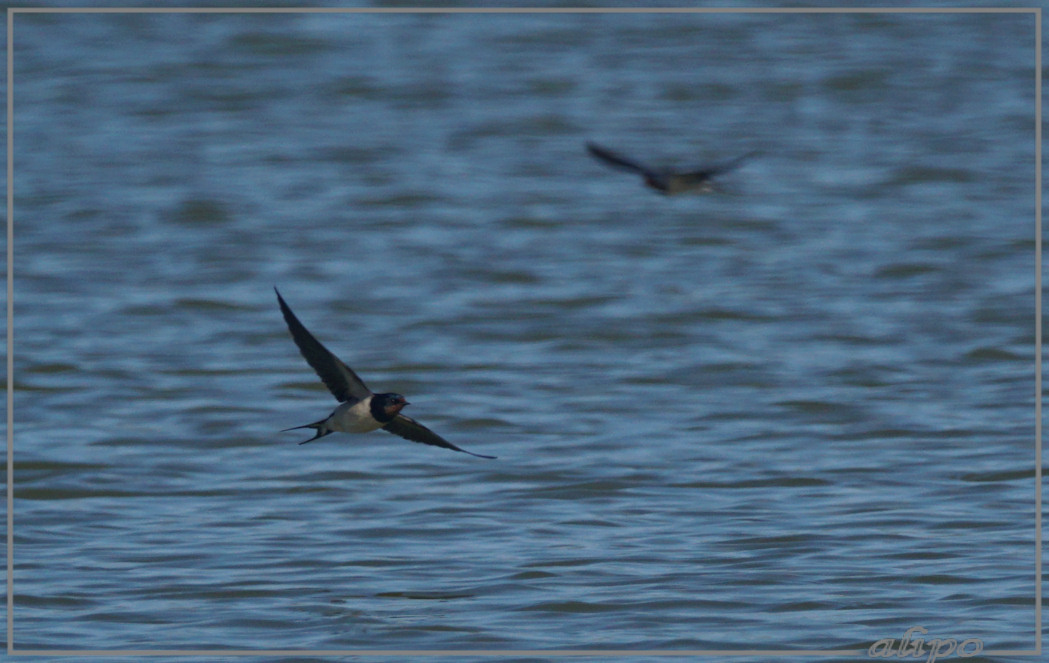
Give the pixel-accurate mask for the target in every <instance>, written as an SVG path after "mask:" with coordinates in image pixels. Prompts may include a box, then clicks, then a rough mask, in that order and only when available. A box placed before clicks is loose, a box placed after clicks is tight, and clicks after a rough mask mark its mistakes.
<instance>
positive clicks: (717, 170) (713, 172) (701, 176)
mask: <svg viewBox="0 0 1049 663" xmlns="http://www.w3.org/2000/svg"><path fill="white" fill-rule="evenodd" d="M755 154H757V152H747V153H746V154H744V155H743V156H741V157H736V158H735V159H733V160H731V161H725V162H724V163H719V164H714V165H711V166H707V167H705V168H698V169H696V170H693V171H690V172H684V173H676V175H677V176H678V177H683V178H687V179H689V180H692V181H694V182H703V181H705V180H709V179H710V178H712V177H717V176H718V175H720V174H722V173H727V172H728V171H730V170H735V169H736V168H739V166H740V164H742V163H743V162H744V161H746V160H747V159H749V158H750V157H752V156H754V155H755Z"/></svg>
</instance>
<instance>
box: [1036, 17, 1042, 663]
mask: <svg viewBox="0 0 1049 663" xmlns="http://www.w3.org/2000/svg"><path fill="white" fill-rule="evenodd" d="M1034 26H1035V29H1034V62H1035V67H1034V85H1035V88H1034V90H1035V94H1034V117H1035V122H1034V179H1035V188H1034V218H1035V235H1034V336H1035V339H1036V340H1035V344H1034V391H1035V394H1034V437H1035V441H1036V444H1035V446H1034V478H1035V482H1034V514H1035V515H1034V551H1035V554H1034V626H1035V636H1036V637H1037V640H1036V641H1035V648H1036V649H1037V651H1038V653H1039V654H1041V653H1042V444H1041V442H1042V8H1041V7H1039V8H1038V9H1037V11H1036V12H1035V15H1034Z"/></svg>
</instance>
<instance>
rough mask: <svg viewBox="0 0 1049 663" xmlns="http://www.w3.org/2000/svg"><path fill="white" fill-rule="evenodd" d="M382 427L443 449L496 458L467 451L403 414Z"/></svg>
mask: <svg viewBox="0 0 1049 663" xmlns="http://www.w3.org/2000/svg"><path fill="white" fill-rule="evenodd" d="M382 429H383V430H384V431H387V432H390V433H393V434H394V435H399V436H401V437H403V438H404V439H406V440H410V441H412V442H419V443H421V444H432V445H433V446H435V447H441V448H442V449H451V450H452V451H461V452H462V453H464V454H470V455H471V456H477V457H478V458H495V456H483V455H481V454H475V453H473V452H472V451H467V450H466V449H460V448H459V447H457V446H455V445H454V444H452V443H451V442H449V441H448V440H446V439H444V438H443V437H441V436H440V435H438V434H437V433H435V432H433V431H432V430H430V429H429V428H427V427H426V426H423V425H422V424H420V423H419V422H418V421H416V420H415V419H412V418H411V417H406V416H404V415H403V414H398V415H397V416H396V417H394V418H393V421H391V422H390V423H388V424H386V425H385V426H383V427H382Z"/></svg>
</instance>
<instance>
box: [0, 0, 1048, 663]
mask: <svg viewBox="0 0 1049 663" xmlns="http://www.w3.org/2000/svg"><path fill="white" fill-rule="evenodd" d="M15 14H1033V15H1034V23H1035V36H1034V43H1035V76H1034V80H1035V97H1034V99H1035V103H1034V109H1035V111H1034V112H1035V134H1034V135H1035V168H1034V172H1035V194H1034V196H1035V240H1034V243H1035V260H1034V273H1035V285H1034V293H1035V304H1034V308H1035V323H1034V328H1035V344H1034V357H1035V367H1034V383H1035V400H1034V410H1035V422H1034V430H1035V469H1034V472H1035V490H1034V505H1035V522H1034V529H1035V561H1034V564H1035V585H1034V596H1035V605H1034V615H1035V638H1036V641H1035V648H1034V649H987V650H982V651H981V654H982V655H983V656H1039V655H1041V654H1042V582H1041V580H1042V8H1041V7H871V8H859V7H829V8H815V7H749V8H746V7H745V8H731V7H688V8H685V7H652V8H644V7H604V8H601V7H575V8H573V7H513V8H509V7H478V8H473V7H299V8H295V7H168V8H164V7H68V8H61V7H8V8H7V342H6V345H7V394H6V395H7V654H8V655H12V656H84V657H101V656H295V655H304V654H309V655H315V656H411V655H414V656H564V657H572V656H618V655H627V656H637V655H643V656H862V655H865V654H866V651H868V650H865V649H822V650H804V649H796V650H795V649H727V650H722V649H678V650H676V649H633V650H631V649H491V650H489V649H452V650H441V649H435V650H430V649H330V650H324V649H229V650H228V649H25V650H20V651H16V650H15V648H14V633H15V632H14V628H15V621H14V597H15V592H14V483H15V482H14V478H15V477H14V426H13V422H14V343H13V338H14V161H15V150H14V117H15V106H14V62H15V60H14V58H15V57H14V38H15V30H14V15H15Z"/></svg>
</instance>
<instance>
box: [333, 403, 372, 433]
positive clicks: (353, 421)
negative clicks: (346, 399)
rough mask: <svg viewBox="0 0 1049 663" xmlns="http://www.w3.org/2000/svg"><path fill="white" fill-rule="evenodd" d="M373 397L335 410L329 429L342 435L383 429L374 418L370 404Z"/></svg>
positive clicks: (343, 405)
mask: <svg viewBox="0 0 1049 663" xmlns="http://www.w3.org/2000/svg"><path fill="white" fill-rule="evenodd" d="M371 400H372V399H371V396H369V397H368V398H366V399H364V400H363V401H360V402H358V403H354V404H352V405H351V404H349V403H343V404H342V405H340V406H339V407H337V408H335V411H334V412H332V415H331V418H330V419H329V420H328V427H329V428H331V429H332V430H337V431H340V432H342V433H367V432H369V431H373V430H378V429H380V428H382V423H380V422H378V421H376V420H375V418H374V417H372V414H371V410H370V407H369V406H370V404H371Z"/></svg>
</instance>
